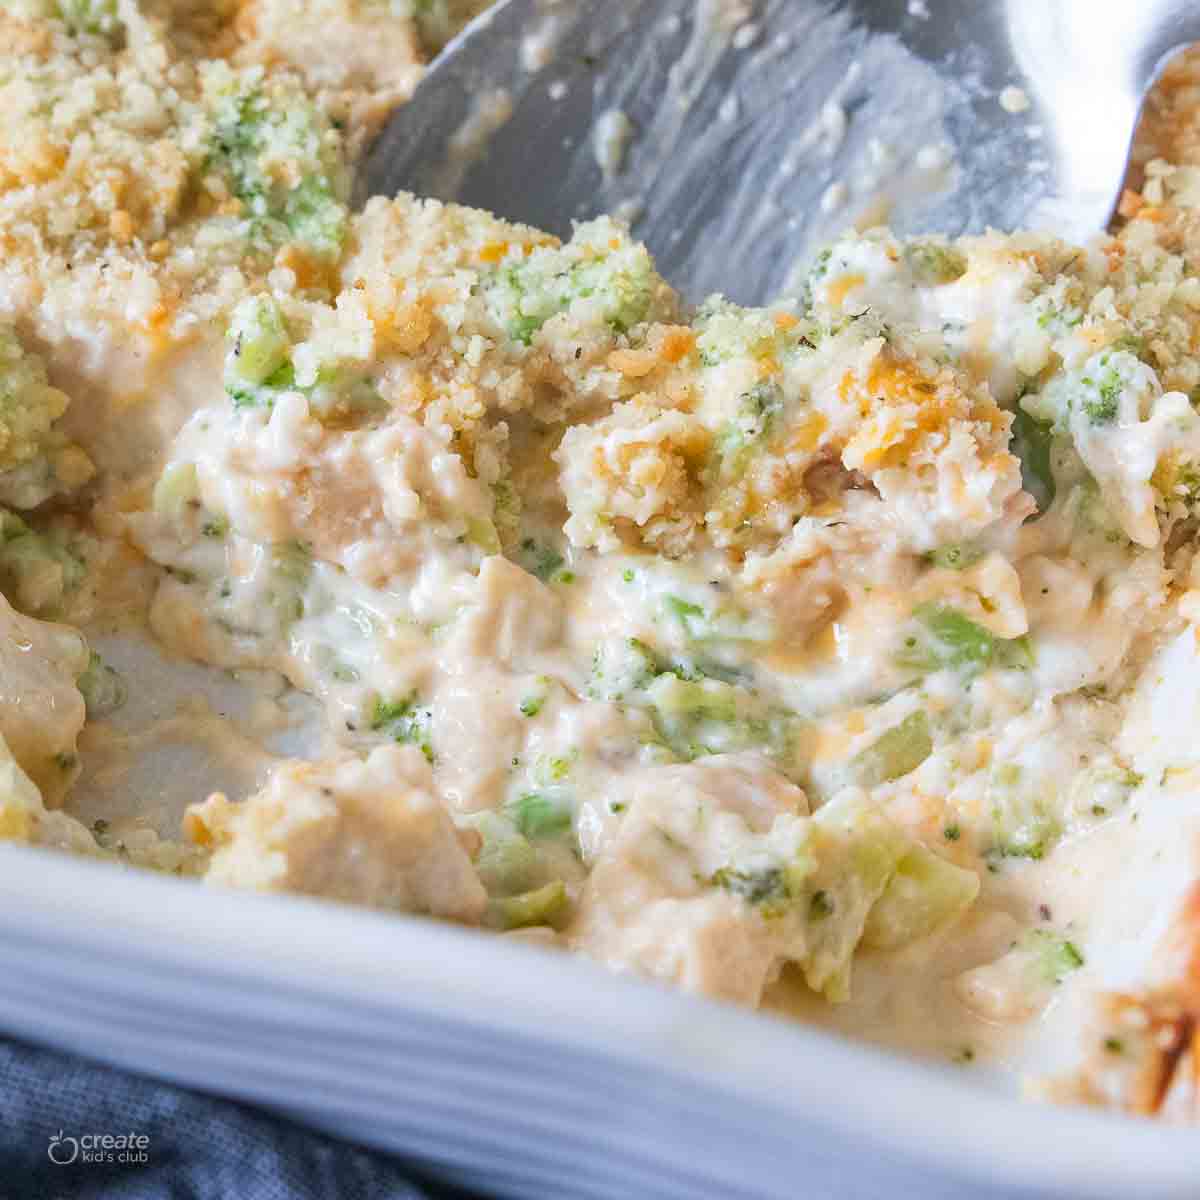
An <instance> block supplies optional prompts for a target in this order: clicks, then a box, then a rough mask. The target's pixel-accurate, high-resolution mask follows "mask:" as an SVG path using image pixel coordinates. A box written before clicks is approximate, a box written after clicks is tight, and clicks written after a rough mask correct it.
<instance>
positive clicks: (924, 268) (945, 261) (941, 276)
mask: <svg viewBox="0 0 1200 1200" xmlns="http://www.w3.org/2000/svg"><path fill="white" fill-rule="evenodd" d="M904 261H905V262H906V263H907V264H908V269H909V270H910V271H911V272H912V275H913V279H914V280H916V282H917V283H919V284H926V285H928V284H941V283H953V282H954V281H955V280H956V279H961V278H962V276H963V275H965V274H966V273H967V256H966V255H965V254H963V252H962V251H961V250H957V249H955V247H953V246H948V245H946V244H945V243H944V242H933V241H922V242H909V243H908V245H906V246H905V247H904Z"/></svg>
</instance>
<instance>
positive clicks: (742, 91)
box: [362, 0, 1200, 303]
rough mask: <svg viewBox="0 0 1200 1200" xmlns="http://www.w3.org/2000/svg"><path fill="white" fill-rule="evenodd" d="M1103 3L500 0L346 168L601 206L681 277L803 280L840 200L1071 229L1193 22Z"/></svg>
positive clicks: (1119, 156)
mask: <svg viewBox="0 0 1200 1200" xmlns="http://www.w3.org/2000/svg"><path fill="white" fill-rule="evenodd" d="M1117 7H1119V9H1120V11H1118V10H1117ZM1117 7H1114V10H1113V11H1109V10H1108V9H1107V8H1106V9H1105V12H1104V13H1103V19H1101V14H1098V13H1097V10H1096V6H1095V5H1094V4H1086V3H1083V2H1082V0H1058V2H1057V3H1053V4H1048V3H1046V2H1045V0H992V2H988V3H982V2H981V3H963V2H962V0H845V2H843V3H836V4H835V3H830V2H828V0H757V3H750V2H749V0H605V3H603V4H596V3H589V2H587V0H506V3H503V4H501V5H499V6H497V7H496V8H494V9H492V10H491V11H489V12H487V13H485V14H484V15H483V16H482V17H480V18H478V19H477V20H476V21H474V22H473V23H472V24H471V25H470V26H468V27H467V29H465V30H464V31H463V32H462V33H461V34H460V35H459V37H458V38H456V39H455V40H454V41H453V42H452V43H451V44H450V45H448V46H447V47H446V49H445V50H444V51H443V52H442V54H441V55H440V56H439V57H438V58H437V59H436V60H435V61H434V62H433V64H432V65H431V67H430V69H429V72H428V74H427V76H426V77H425V79H424V80H423V81H422V83H421V84H420V86H419V87H418V88H417V91H416V94H415V95H414V96H413V98H412V100H411V101H410V102H409V103H408V104H407V105H404V106H403V107H401V108H400V109H399V110H398V111H397V112H396V114H395V115H394V116H393V118H392V119H391V121H390V122H389V124H388V126H387V127H386V128H385V130H384V131H383V133H382V134H381V136H380V137H379V138H378V139H377V141H376V143H375V145H374V147H373V149H372V152H371V154H370V156H369V158H368V162H367V167H366V171H365V173H364V178H363V184H362V186H363V190H364V192H365V193H366V194H375V193H384V194H394V193H395V192H397V191H400V190H406V191H412V192H416V193H418V194H421V195H430V196H434V197H437V198H439V199H443V200H456V201H459V202H462V203H465V204H471V205H475V206H477V207H481V208H486V209H488V210H490V211H492V212H494V213H496V214H497V215H499V216H501V217H505V218H507V219H510V220H517V221H524V222H527V223H529V224H532V225H536V226H538V227H540V228H543V229H548V230H550V231H551V232H554V233H557V234H559V235H560V236H566V235H568V234H569V232H570V223H571V221H572V220H579V219H584V218H587V217H591V216H595V215H597V214H598V213H601V212H613V213H616V214H617V215H620V216H624V217H626V219H628V220H629V221H630V223H631V224H632V226H633V231H634V233H635V235H636V236H637V237H638V238H640V239H641V240H643V241H645V242H646V244H647V245H648V246H649V248H650V249H651V251H652V252H653V254H654V255H655V258H656V259H657V261H658V265H659V268H660V270H661V271H662V273H663V274H664V276H665V277H666V278H667V279H669V280H670V281H671V282H672V283H673V284H674V285H675V286H676V287H678V288H679V290H680V291H681V292H682V293H683V294H684V295H685V297H687V298H688V299H689V300H692V301H696V300H699V299H701V298H702V297H703V296H705V295H707V294H708V293H710V292H712V291H715V290H720V291H722V292H724V293H725V294H726V295H728V296H729V297H730V298H731V299H734V300H737V301H739V302H742V303H762V302H764V301H766V300H769V299H771V298H773V297H775V296H778V295H780V294H786V293H789V292H792V291H795V290H797V289H798V288H799V287H800V286H802V279H803V276H804V272H805V270H806V267H807V264H808V262H809V260H810V259H811V257H812V254H813V253H814V250H815V249H816V248H817V247H818V246H820V245H821V244H822V243H824V242H826V241H828V240H829V239H830V238H831V237H832V236H834V235H835V234H836V233H837V232H838V231H839V230H840V229H842V228H845V227H846V226H847V225H850V224H859V225H871V224H878V223H882V222H885V221H886V222H887V223H889V224H891V225H892V226H893V228H895V229H896V230H897V231H898V232H900V233H904V234H915V233H922V232H932V231H937V232H944V233H948V234H951V235H954V234H960V233H968V232H980V231H982V230H984V229H986V228H988V227H998V228H1014V227H1016V226H1019V225H1022V224H1025V225H1029V224H1032V225H1041V226H1052V227H1054V228H1055V229H1057V230H1060V231H1062V232H1064V233H1067V234H1070V235H1072V236H1080V235H1083V234H1086V233H1088V232H1093V231H1095V230H1098V229H1101V228H1103V227H1105V226H1106V225H1107V223H1108V221H1109V219H1110V218H1111V216H1112V213H1113V210H1114V206H1115V203H1116V200H1117V197H1118V196H1119V192H1120V187H1121V183H1122V180H1123V177H1124V173H1125V165H1126V163H1127V160H1128V154H1129V147H1130V142H1131V139H1132V135H1133V131H1134V127H1135V124H1136V120H1137V115H1138V112H1139V109H1140V106H1141V102H1142V99H1143V97H1144V95H1145V92H1146V90H1147V89H1148V88H1149V87H1150V85H1151V84H1152V83H1153V81H1154V79H1155V78H1156V76H1157V74H1158V72H1159V71H1160V69H1161V67H1162V64H1163V63H1164V62H1165V61H1166V59H1167V58H1168V57H1169V56H1170V54H1171V53H1172V51H1174V50H1176V49H1178V48H1179V47H1181V46H1183V45H1186V44H1187V43H1189V42H1191V41H1193V40H1200V6H1196V5H1191V4H1188V3H1186V2H1180V0H1149V2H1148V0H1142V2H1141V3H1139V4H1136V5H1124V6H1117Z"/></svg>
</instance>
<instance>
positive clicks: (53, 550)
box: [0, 508, 87, 618]
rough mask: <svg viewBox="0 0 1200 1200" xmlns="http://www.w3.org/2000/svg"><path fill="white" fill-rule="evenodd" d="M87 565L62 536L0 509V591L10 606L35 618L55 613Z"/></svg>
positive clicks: (79, 581)
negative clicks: (43, 529) (34, 528)
mask: <svg viewBox="0 0 1200 1200" xmlns="http://www.w3.org/2000/svg"><path fill="white" fill-rule="evenodd" d="M86 573H87V567H86V564H85V563H84V560H83V559H82V557H80V555H79V553H78V552H77V551H76V549H75V548H74V546H72V545H70V544H69V543H68V541H67V540H66V538H65V537H64V536H63V535H61V534H59V533H58V532H56V531H54V530H49V531H47V532H44V533H42V532H38V531H36V530H33V529H31V528H30V527H29V526H28V525H26V524H25V522H24V521H22V520H21V518H20V517H18V516H16V515H15V514H14V513H10V512H8V511H7V510H5V509H3V508H0V591H2V592H3V593H4V595H5V596H7V597H8V599H9V601H10V602H11V603H12V605H13V607H14V608H16V609H18V610H19V611H21V612H23V613H27V614H29V615H30V616H36V617H49V618H53V617H56V616H59V615H60V614H61V611H62V607H63V605H64V603H65V602H66V599H67V597H68V596H69V595H70V594H71V593H72V592H74V591H75V590H76V589H77V588H78V587H79V585H80V584H81V583H82V582H83V580H84V577H85V575H86Z"/></svg>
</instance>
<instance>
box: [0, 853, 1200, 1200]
mask: <svg viewBox="0 0 1200 1200" xmlns="http://www.w3.org/2000/svg"><path fill="white" fill-rule="evenodd" d="M0 1029H3V1030H4V1031H7V1032H9V1033H12V1034H15V1035H17V1036H20V1037H25V1038H30V1039H34V1040H36V1041H40V1042H44V1043H48V1044H51V1045H55V1046H60V1047H64V1048H68V1049H71V1050H75V1051H78V1052H80V1053H83V1054H86V1055H89V1056H91V1057H94V1058H98V1059H102V1060H104V1061H106V1062H109V1063H114V1064H117V1065H119V1066H122V1067H126V1068H130V1069H133V1070H135V1071H140V1072H144V1073H146V1074H149V1075H155V1076H159V1077H162V1078H165V1079H170V1080H174V1081H177V1082H179V1083H184V1084H188V1085H190V1086H193V1087H197V1088H202V1089H205V1090H209V1091H212V1092H217V1093H222V1094H225V1095H230V1096H236V1097H240V1098H244V1099H246V1100H249V1101H253V1102H256V1103H260V1104H263V1105H267V1106H270V1107H271V1108H274V1109H278V1110H283V1111H286V1112H287V1113H289V1114H292V1115H294V1116H295V1117H296V1118H298V1119H299V1120H301V1121H305V1122H308V1123H309V1124H311V1125H313V1126H316V1127H319V1128H321V1129H325V1130H328V1131H331V1132H333V1133H335V1134H339V1135H342V1136H345V1137H347V1138H350V1139H353V1140H355V1141H359V1142H363V1143H368V1144H370V1145H373V1146H377V1147H382V1148H385V1149H388V1150H392V1151H396V1152H398V1153H401V1154H404V1155H407V1156H411V1157H414V1158H417V1159H420V1160H423V1162H424V1163H425V1164H426V1165H427V1167H428V1168H430V1169H432V1170H434V1171H435V1172H438V1173H441V1174H443V1175H445V1176H446V1177H449V1178H453V1179H455V1180H457V1181H460V1182H467V1183H471V1184H474V1185H476V1186H479V1187H481V1188H486V1189H488V1190H490V1191H494V1192H496V1193H498V1194H502V1195H506V1196H520V1197H537V1198H539V1200H542V1198H545V1197H556V1198H557V1197H597V1198H599V1197H604V1198H615V1197H621V1198H622V1200H625V1198H634V1197H637V1198H640V1197H647V1198H653V1197H672V1198H676V1197H677V1198H679V1200H685V1198H686V1200H703V1198H706V1197H713V1198H714V1200H716V1198H718V1197H719V1198H720V1200H735V1198H742V1197H746V1198H749V1197H755V1198H757V1197H780V1198H782V1197H787V1198H788V1200H796V1198H798V1197H799V1198H803V1200H810V1198H818V1197H831V1198H832V1197H836V1198H838V1200H855V1198H859V1197H863V1198H865V1197H871V1198H874V1197H889V1198H892V1197H896V1198H899V1197H909V1196H913V1197H916V1196H920V1197H921V1198H922V1200H938V1198H941V1197H959V1196H962V1197H971V1198H972V1200H1001V1198H1003V1200H1017V1198H1019V1200H1029V1198H1032V1197H1050V1196H1054V1197H1070V1198H1071V1200H1084V1198H1092V1197H1097V1198H1098V1197H1112V1198H1114V1200H1116V1198H1118V1197H1119V1198H1120V1200H1134V1198H1136V1200H1156V1198H1164V1200H1165V1198H1167V1197H1171V1198H1173V1200H1195V1198H1196V1197H1197V1196H1198V1195H1200V1133H1197V1132H1196V1131H1194V1130H1193V1131H1188V1130H1184V1129H1178V1128H1176V1129H1172V1128H1165V1127H1158V1126H1155V1125H1153V1124H1150V1123H1148V1122H1134V1121H1125V1120H1120V1119H1117V1118H1114V1117H1110V1116H1104V1115H1099V1114H1092V1113H1086V1112H1079V1111H1068V1110H1057V1109H1048V1108H1044V1107H1039V1106H1033V1105H1027V1104H1022V1103H1020V1102H1018V1101H1016V1100H1014V1099H1009V1098H1006V1097H1003V1096H1000V1095H997V1094H995V1093H994V1092H993V1091H989V1090H987V1089H986V1088H984V1087H982V1086H979V1085H977V1084H972V1082H971V1080H970V1078H969V1077H968V1076H966V1075H964V1074H963V1073H962V1072H961V1070H959V1069H955V1068H950V1067H947V1068H937V1067H933V1066H930V1065H927V1064H922V1063H916V1062H911V1061H907V1060H905V1059H903V1058H901V1057H898V1056H894V1055H890V1054H887V1053H885V1052H882V1051H880V1050H877V1049H873V1048H870V1047H866V1046H860V1045H855V1044H850V1043H847V1042H844V1041H842V1040H840V1039H838V1038H836V1037H833V1036H830V1035H827V1034H824V1033H822V1032H819V1031H815V1030H811V1029H806V1028H803V1027H801V1026H798V1025H794V1024H789V1023H786V1022H784V1021H781V1020H777V1019H774V1018H770V1017H764V1016H757V1015H754V1014H751V1013H748V1012H742V1011H738V1010H734V1009H732V1008H727V1007H724V1006H721V1005H717V1004H713V1003H708V1002H705V1001H701V1000H696V999H692V998H689V997H686V996H683V995H679V994H675V993H673V992H670V991H667V990H665V989H661V988H658V987H655V986H651V985H649V984H643V983H639V982H637V981H635V980H631V979H622V978H617V977H614V976H611V975H609V974H607V973H605V972H604V971H602V970H600V969H599V968H597V967H595V966H593V965H590V964H588V963H586V962H582V961H575V960H572V959H571V958H568V957H566V956H563V955H558V954H555V953H551V952H546V951H541V950H536V949H533V948H531V947H527V946H522V945H519V944H512V943H506V942H504V941H501V940H499V939H496V938H494V937H488V936H485V935H479V934H475V933H472V932H470V931H467V930H460V929H456V928H450V927H447V926H443V925H439V924H435V923H433V922H426V921H420V920H413V919H407V918H403V917H393V916H382V915H379V914H375V913H371V912H364V911H357V910H351V909H348V908H343V907H339V906H336V905H332V904H325V903H319V902H314V901H308V900H302V899H295V898H277V897H266V896H255V895H242V894H234V893H226V892H222V891H219V890H216V889H212V888H205V887H202V886H199V885H197V884H195V883H189V882H185V881H180V880H176V879H171V878H160V877H155V876H152V875H149V874H142V873H138V872H132V871H124V870H117V869H114V868H111V867H108V866H105V865H103V864H97V863H92V862H87V861H82V860H80V861H76V860H73V859H70V858H67V857H64V856H59V855H56V854H53V853H49V852H44V851H38V850H32V849H28V848H23V847H16V846H2V847H0Z"/></svg>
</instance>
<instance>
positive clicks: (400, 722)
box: [370, 692, 433, 762]
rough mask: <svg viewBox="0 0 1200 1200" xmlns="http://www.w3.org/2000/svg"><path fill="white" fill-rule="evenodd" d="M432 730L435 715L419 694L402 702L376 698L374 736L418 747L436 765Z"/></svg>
mask: <svg viewBox="0 0 1200 1200" xmlns="http://www.w3.org/2000/svg"><path fill="white" fill-rule="evenodd" d="M432 727H433V713H432V711H431V710H430V709H428V708H425V707H422V706H421V704H420V703H419V701H418V699H417V695H416V693H415V692H414V693H413V694H412V695H410V696H406V697H404V698H403V699H401V700H383V699H376V701H375V704H374V707H373V708H372V709H371V719H370V728H371V732H372V733H381V734H383V735H384V736H385V737H389V738H391V739H392V741H394V742H401V743H403V744H404V745H408V746H416V747H417V748H418V749H419V750H420V751H421V753H422V754H423V755H425V758H426V759H427V760H428V761H429V762H433V741H432Z"/></svg>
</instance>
